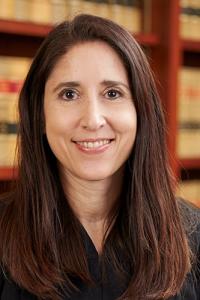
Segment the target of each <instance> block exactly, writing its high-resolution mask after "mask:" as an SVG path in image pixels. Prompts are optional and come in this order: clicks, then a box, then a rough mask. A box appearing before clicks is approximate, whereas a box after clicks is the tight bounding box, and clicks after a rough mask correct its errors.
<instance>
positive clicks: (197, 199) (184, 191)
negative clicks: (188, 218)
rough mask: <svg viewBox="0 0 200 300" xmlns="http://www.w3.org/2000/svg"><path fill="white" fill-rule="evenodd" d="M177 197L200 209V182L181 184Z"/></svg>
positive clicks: (188, 181) (192, 181) (186, 181)
mask: <svg viewBox="0 0 200 300" xmlns="http://www.w3.org/2000/svg"><path fill="white" fill-rule="evenodd" d="M177 196H179V197H182V198H184V199H187V200H188V201H190V202H192V203H194V204H195V205H197V206H199V207H200V180H197V179H196V180H185V181H182V182H180V183H179V186H178V189H177Z"/></svg>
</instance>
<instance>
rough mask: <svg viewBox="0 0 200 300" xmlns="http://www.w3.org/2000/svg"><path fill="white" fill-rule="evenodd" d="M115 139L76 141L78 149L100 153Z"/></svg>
mask: <svg viewBox="0 0 200 300" xmlns="http://www.w3.org/2000/svg"><path fill="white" fill-rule="evenodd" d="M112 141H113V139H98V140H92V139H89V140H83V141H74V143H75V144H76V145H77V147H78V149H79V150H81V151H83V152H87V153H100V152H103V151H105V150H106V149H107V148H108V147H109V146H110V144H111V142H112Z"/></svg>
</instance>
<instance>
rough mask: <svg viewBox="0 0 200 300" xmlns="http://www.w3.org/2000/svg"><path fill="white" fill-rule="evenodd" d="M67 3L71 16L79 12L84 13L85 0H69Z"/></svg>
mask: <svg viewBox="0 0 200 300" xmlns="http://www.w3.org/2000/svg"><path fill="white" fill-rule="evenodd" d="M67 5H68V10H69V14H68V15H69V18H73V17H75V16H76V15H77V14H79V13H83V0H68V1H67Z"/></svg>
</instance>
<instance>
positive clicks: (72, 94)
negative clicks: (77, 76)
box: [59, 89, 78, 101]
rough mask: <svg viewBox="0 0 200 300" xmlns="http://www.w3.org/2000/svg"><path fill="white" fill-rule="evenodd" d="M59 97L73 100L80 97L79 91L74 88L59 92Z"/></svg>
mask: <svg viewBox="0 0 200 300" xmlns="http://www.w3.org/2000/svg"><path fill="white" fill-rule="evenodd" d="M59 97H60V98H62V99H63V100H67V101H72V100H76V99H78V93H77V91H74V90H72V89H64V90H62V91H61V92H60V93H59Z"/></svg>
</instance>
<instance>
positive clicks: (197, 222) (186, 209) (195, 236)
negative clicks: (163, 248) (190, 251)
mask: <svg viewBox="0 0 200 300" xmlns="http://www.w3.org/2000/svg"><path fill="white" fill-rule="evenodd" d="M177 202H178V208H179V212H180V216H181V220H182V223H183V226H184V228H185V231H186V234H187V236H188V239H189V240H194V241H195V244H196V246H197V247H198V246H200V208H199V207H197V206H195V205H194V204H193V203H191V202H189V201H186V200H184V199H182V198H178V199H177Z"/></svg>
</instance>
